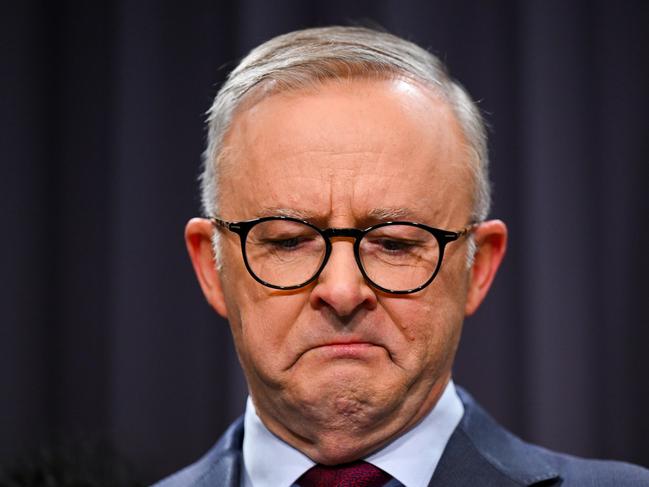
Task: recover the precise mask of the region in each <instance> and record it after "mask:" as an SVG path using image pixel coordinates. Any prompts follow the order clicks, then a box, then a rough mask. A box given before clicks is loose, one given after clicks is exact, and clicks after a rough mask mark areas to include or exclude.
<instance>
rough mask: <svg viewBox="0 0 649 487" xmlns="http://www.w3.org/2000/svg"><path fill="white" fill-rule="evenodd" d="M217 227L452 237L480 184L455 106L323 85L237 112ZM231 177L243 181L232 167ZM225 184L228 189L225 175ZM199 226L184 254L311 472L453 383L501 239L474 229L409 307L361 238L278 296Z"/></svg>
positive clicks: (425, 408) (252, 386)
mask: <svg viewBox="0 0 649 487" xmlns="http://www.w3.org/2000/svg"><path fill="white" fill-rule="evenodd" d="M226 145H227V147H228V148H229V151H230V152H229V161H228V163H227V164H228V165H230V166H231V167H230V169H229V170H226V171H225V172H224V173H222V175H221V180H220V190H221V193H220V194H221V200H220V215H219V216H220V217H221V218H223V219H225V220H229V221H238V220H247V219H252V218H257V217H260V216H267V215H289V216H296V217H299V218H301V219H306V220H308V221H310V222H311V223H313V224H315V225H318V226H320V227H321V228H324V227H356V228H365V227H367V226H369V225H372V224H375V223H378V222H381V221H390V220H394V219H399V220H410V221H415V222H421V223H425V224H428V225H430V226H434V227H438V228H443V229H447V230H459V229H461V228H462V227H464V226H465V225H466V224H467V223H469V218H470V214H471V207H472V203H473V200H472V189H473V183H472V179H471V172H470V170H469V169H468V166H467V161H466V157H467V151H466V148H465V141H464V138H463V135H462V132H461V130H460V128H459V126H458V124H457V122H456V120H455V117H454V115H453V113H452V111H451V109H450V108H449V107H448V105H447V104H446V102H445V101H444V100H443V99H442V98H441V97H439V96H437V95H436V93H434V92H433V91H432V90H430V89H428V88H425V87H422V86H420V85H418V84H415V83H414V82H412V81H406V80H403V79H390V80H364V79H353V80H337V81H333V80H332V81H326V82H323V83H322V84H321V85H318V86H317V87H316V88H313V89H309V90H297V91H290V92H280V93H275V94H271V95H269V96H267V97H265V98H262V99H261V100H259V101H256V103H254V104H253V105H252V106H246V107H245V109H243V110H241V111H240V112H238V113H237V115H236V116H235V118H234V120H233V124H232V127H231V129H230V131H229V133H228V136H227V137H226ZM232 168H236V170H234V169H232ZM225 174H227V177H224V175H225ZM212 231H213V229H212V226H211V224H210V223H209V222H208V221H207V220H203V219H193V220H191V221H190V222H189V223H188V225H187V229H186V239H187V246H188V249H189V252H190V255H191V257H192V262H193V264H194V268H195V270H196V273H197V276H198V279H199V282H200V284H201V287H202V289H203V292H204V293H205V296H206V298H207V299H208V301H209V303H210V304H211V305H212V306H213V307H214V309H215V310H216V311H217V312H218V313H220V314H221V315H222V316H224V317H226V318H227V319H228V320H229V322H230V326H231V329H232V334H233V338H234V342H235V345H236V348H237V352H238V354H239V358H240V361H241V364H242V367H243V370H244V373H245V375H246V379H247V381H248V386H249V390H250V394H251V396H252V399H253V401H254V404H255V407H256V410H257V414H258V415H259V417H260V418H261V420H262V421H263V422H264V424H265V425H266V426H267V427H268V428H269V430H270V431H272V432H273V433H274V434H275V435H277V436H278V437H280V438H281V439H283V440H284V441H286V442H287V443H289V444H291V445H293V446H294V447H295V448H297V449H299V450H301V451H302V452H304V453H305V454H306V455H308V456H309V457H311V458H312V459H313V460H314V461H316V462H318V463H324V464H338V463H344V462H347V461H351V460H354V459H357V458H361V457H363V456H366V455H368V454H369V453H371V452H372V451H374V450H376V449H378V448H380V447H382V446H383V445H385V444H386V443H387V442H389V441H390V440H392V439H394V438H395V437H397V436H399V435H400V434H402V433H403V432H405V431H406V430H408V429H409V428H411V427H412V426H414V425H415V424H416V423H417V422H418V421H419V420H421V419H422V418H423V416H425V415H426V414H427V413H428V412H429V411H430V410H431V409H432V408H433V406H434V405H435V403H436V402H437V400H438V398H439V396H440V395H441V393H442V392H443V390H444V387H445V386H446V384H447V383H448V381H449V379H450V376H451V366H452V363H453V359H454V356H455V351H456V349H457V345H458V342H459V338H460V332H461V328H462V322H463V319H464V317H465V316H466V315H468V314H471V313H473V312H474V311H475V309H476V308H477V307H478V305H479V304H480V302H481V301H482V299H483V298H484V296H485V294H486V292H487V290H488V288H489V286H490V284H491V281H492V279H493V276H494V274H495V272H496V269H497V267H498V265H499V263H500V260H501V258H502V256H503V254H504V250H505V242H506V229H505V226H504V224H502V222H499V221H490V222H485V223H483V224H482V225H480V226H479V227H478V228H477V229H476V231H475V233H474V237H475V239H476V243H477V245H478V253H477V255H476V258H475V260H474V264H473V267H472V268H471V269H467V265H466V262H467V260H466V252H467V240H466V238H463V239H460V240H458V241H456V242H453V243H451V244H449V246H448V247H447V250H446V253H445V256H444V261H443V264H442V267H441V270H440V272H439V274H438V275H437V277H436V279H435V281H434V282H433V283H432V284H431V285H430V286H428V287H427V288H425V289H424V290H422V291H419V292H417V293H414V294H410V295H390V294H386V293H382V292H380V291H377V290H376V289H374V288H372V287H371V286H369V285H368V284H367V283H366V282H365V281H364V279H363V277H362V275H361V273H360V271H359V269H358V267H357V265H356V262H355V260H354V253H353V241H352V240H350V239H345V238H339V239H334V241H333V250H332V254H331V257H330V259H329V262H328V263H327V266H326V267H325V269H324V270H323V272H322V274H321V275H320V276H319V278H318V279H317V280H316V281H315V282H313V283H312V284H310V285H309V286H307V287H305V288H302V289H298V290H294V291H290V292H287V291H278V290H274V289H270V288H267V287H264V286H262V285H261V284H259V283H257V282H256V281H254V280H253V279H252V277H251V276H250V275H249V274H248V272H247V271H246V269H245V267H244V265H243V260H242V257H241V248H240V244H239V239H238V236H237V235H234V234H232V233H230V232H227V231H224V232H223V233H222V238H221V242H222V243H221V245H222V248H221V259H222V262H221V263H220V264H221V267H220V269H219V270H218V271H217V270H216V266H215V263H214V257H213V253H212V248H211V242H210V236H211V233H212Z"/></svg>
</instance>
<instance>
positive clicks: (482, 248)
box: [464, 220, 507, 316]
mask: <svg viewBox="0 0 649 487" xmlns="http://www.w3.org/2000/svg"><path fill="white" fill-rule="evenodd" d="M473 238H474V240H475V243H476V246H477V249H476V254H475V257H474V259H473V266H472V267H471V276H470V282H469V290H468V293H467V300H466V305H465V307H464V313H465V314H466V315H467V316H469V315H472V314H473V313H475V311H476V310H477V309H478V307H479V306H480V303H482V301H483V300H484V298H485V296H486V295H487V292H488V291H489V288H490V287H491V283H492V282H493V280H494V277H496V272H497V271H498V268H499V267H500V263H501V262H502V260H503V257H504V256H505V250H506V248H507V227H506V226H505V224H504V223H503V222H502V221H500V220H488V221H486V222H483V223H481V224H480V225H479V226H478V228H476V229H475V230H474V232H473Z"/></svg>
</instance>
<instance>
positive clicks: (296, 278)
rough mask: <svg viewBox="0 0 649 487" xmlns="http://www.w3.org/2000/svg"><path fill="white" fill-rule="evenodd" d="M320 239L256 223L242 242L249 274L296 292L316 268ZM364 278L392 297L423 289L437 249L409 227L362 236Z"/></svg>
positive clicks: (300, 228) (280, 224)
mask: <svg viewBox="0 0 649 487" xmlns="http://www.w3.org/2000/svg"><path fill="white" fill-rule="evenodd" d="M326 249H327V245H326V242H325V238H324V237H323V236H322V235H321V234H320V233H319V232H318V231H317V230H315V229H314V228H312V227H310V226H309V225H305V224H304V223H300V222H296V221H290V220H269V221H264V222H260V223H258V224H257V225H255V226H254V227H252V228H251V229H250V231H249V232H248V235H247V237H246V244H245V252H246V257H247V260H248V265H249V267H250V270H251V271H252V272H253V273H254V274H255V275H256V276H257V277H258V278H259V279H261V280H262V281H264V282H266V283H268V284H271V285H274V286H279V287H291V286H299V285H301V284H303V283H305V282H307V281H309V280H310V279H311V278H312V277H313V276H314V275H315V274H316V273H317V272H318V270H319V269H320V267H321V266H322V261H323V259H324V258H325V255H326ZM359 257H360V261H361V264H362V266H363V270H364V271H365V274H366V275H367V277H368V278H369V280H370V281H372V282H373V283H374V284H376V285H378V286H380V287H382V288H385V289H391V290H394V291H401V290H408V289H413V288H416V287H419V286H421V285H423V284H424V283H426V282H427V281H428V280H429V279H430V278H431V276H432V275H433V274H434V273H435V270H436V269H437V264H438V260H439V244H438V242H437V239H436V238H435V237H434V236H433V235H432V234H431V233H430V232H428V231H426V230H424V229H421V228H418V227H415V226H411V225H400V224H394V225H386V226H381V227H378V228H375V229H373V230H371V231H370V232H368V233H366V234H365V236H364V237H363V239H362V240H361V242H360V245H359Z"/></svg>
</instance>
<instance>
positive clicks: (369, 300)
mask: <svg viewBox="0 0 649 487" xmlns="http://www.w3.org/2000/svg"><path fill="white" fill-rule="evenodd" d="M309 300H310V303H311V305H312V306H313V307H314V308H321V307H323V306H326V307H328V308H330V309H331V310H332V311H333V312H334V313H335V314H336V315H338V316H340V317H346V316H351V315H352V314H353V313H354V312H356V311H357V310H360V309H368V310H369V309H374V308H375V307H376V302H377V298H376V293H375V292H374V289H372V288H371V287H370V286H369V284H367V282H365V279H364V278H363V275H362V274H361V271H360V269H359V268H358V265H357V264H356V259H355V258H354V244H353V242H351V241H347V240H340V241H336V242H332V245H331V255H330V256H329V260H328V261H327V264H326V266H325V268H324V269H323V270H322V273H321V274H320V276H318V280H317V281H316V285H315V287H314V288H313V290H312V291H311V295H310V297H309Z"/></svg>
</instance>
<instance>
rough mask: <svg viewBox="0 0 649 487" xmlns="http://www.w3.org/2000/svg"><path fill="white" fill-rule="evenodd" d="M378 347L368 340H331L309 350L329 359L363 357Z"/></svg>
mask: <svg viewBox="0 0 649 487" xmlns="http://www.w3.org/2000/svg"><path fill="white" fill-rule="evenodd" d="M378 348H379V347H378V346H377V345H374V344H373V343H369V342H360V341H359V342H344V343H343V342H332V343H325V344H323V345H319V346H317V347H314V348H312V349H311V351H312V352H314V353H316V354H318V355H321V356H323V357H326V358H330V359H334V358H338V359H341V358H347V359H363V358H367V356H368V355H369V354H373V353H375V352H376V350H377V349H378Z"/></svg>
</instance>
